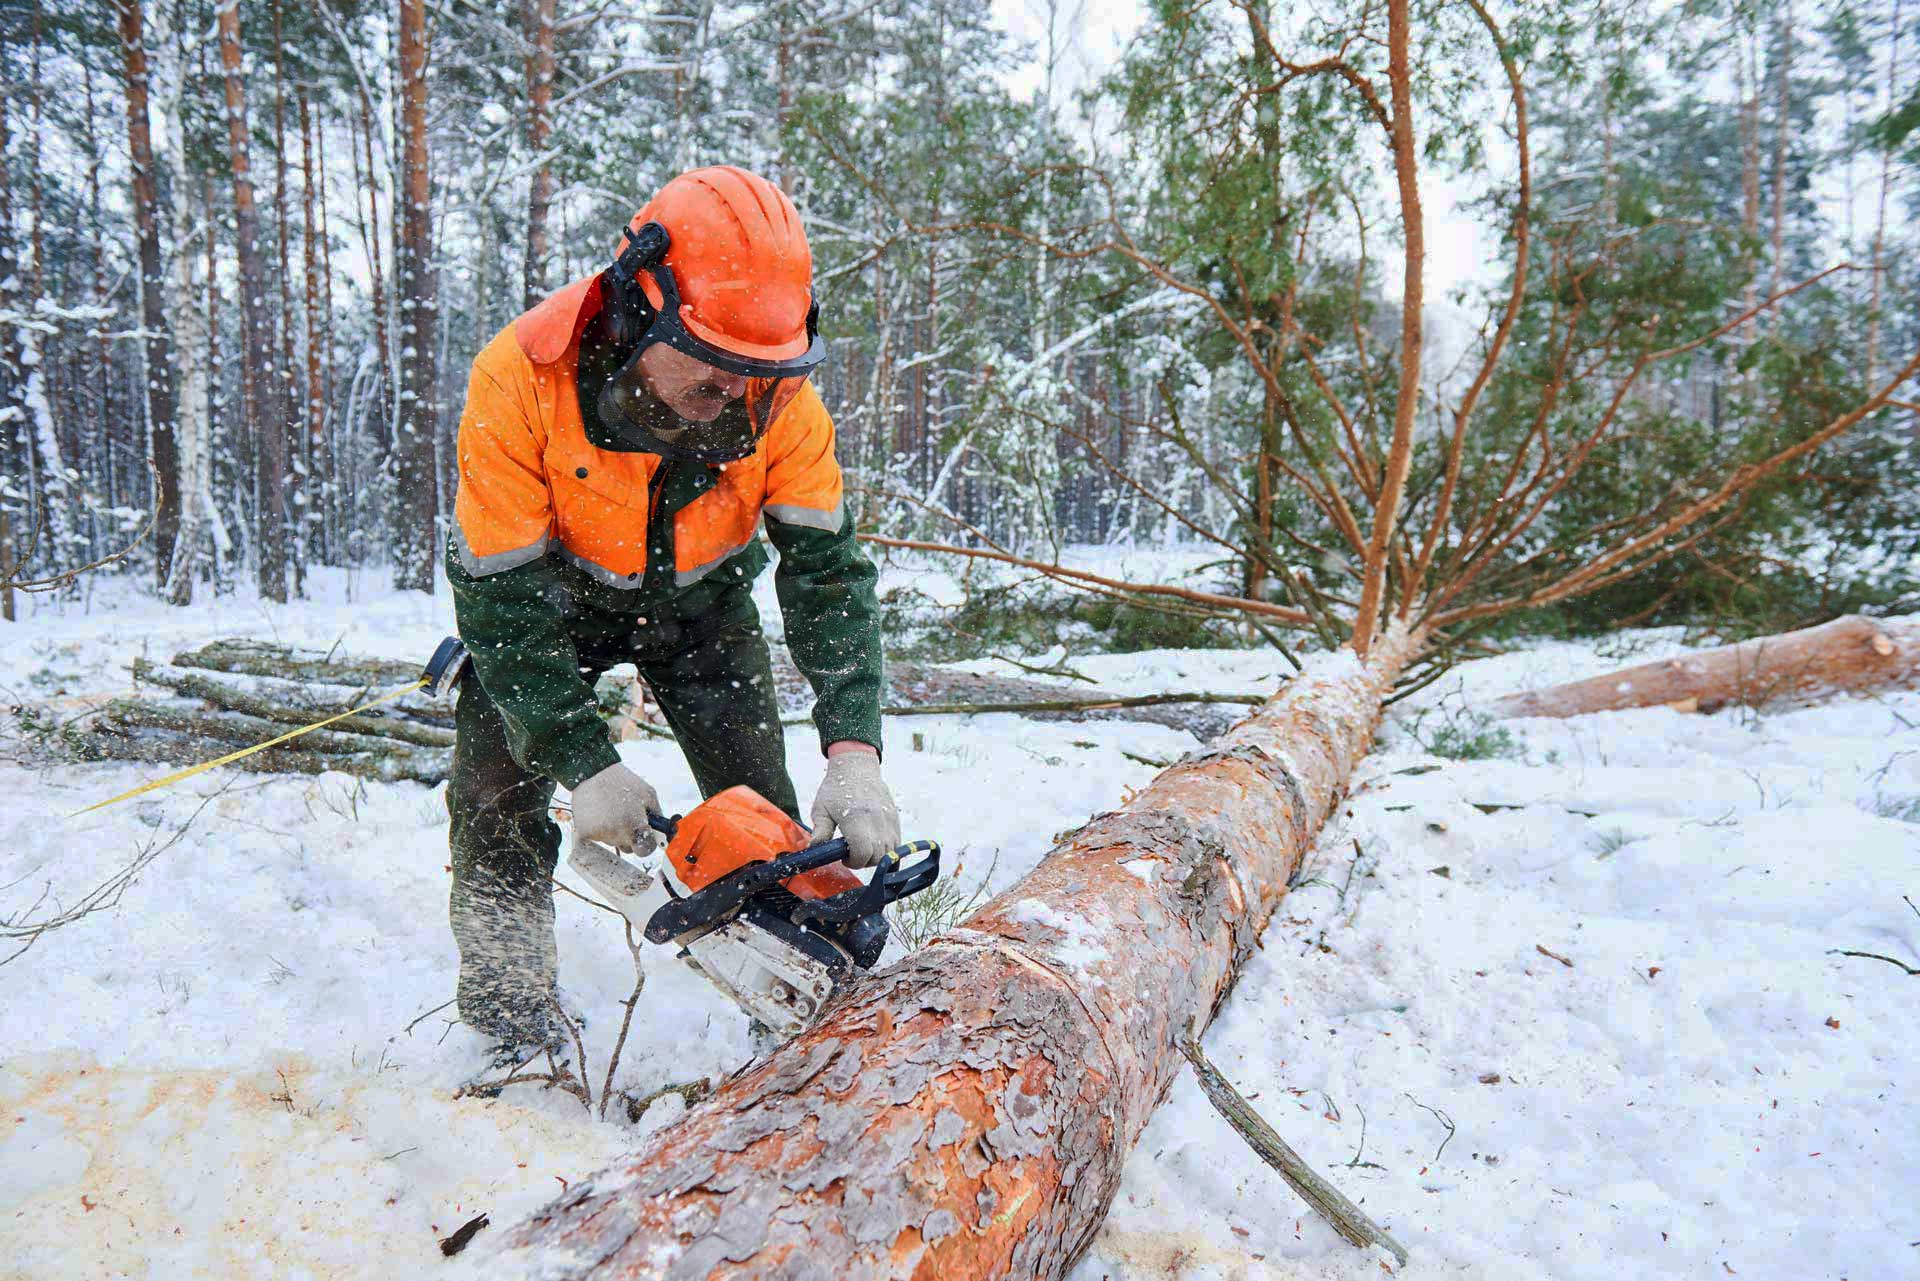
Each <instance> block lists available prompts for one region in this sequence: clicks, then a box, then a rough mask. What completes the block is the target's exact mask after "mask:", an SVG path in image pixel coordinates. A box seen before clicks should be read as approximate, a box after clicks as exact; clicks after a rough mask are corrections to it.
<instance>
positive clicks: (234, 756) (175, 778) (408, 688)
mask: <svg viewBox="0 0 1920 1281" xmlns="http://www.w3.org/2000/svg"><path fill="white" fill-rule="evenodd" d="M426 684H427V681H426V678H425V677H422V678H421V679H419V680H417V681H415V682H414V683H413V684H411V685H403V686H401V687H400V688H399V689H396V690H394V691H393V692H392V693H390V694H382V695H381V696H380V697H378V698H376V699H374V700H373V701H372V702H370V703H362V704H360V706H358V707H349V708H348V709H347V710H346V711H344V712H341V713H340V714H339V715H338V716H329V717H327V719H325V720H324V721H315V722H314V723H313V724H311V725H303V726H301V727H300V728H299V729H296V730H289V731H288V732H287V733H285V734H282V735H281V736H280V737H279V738H270V739H268V740H267V741H266V742H264V743H255V744H254V745H253V746H252V747H243V748H241V749H240V750H239V751H237V752H228V753H227V754H226V755H225V756H222V757H220V758H219V759H218V760H212V761H202V762H201V763H200V764H198V765H191V766H188V767H187V768H186V769H183V770H181V771H180V772H179V773H177V774H169V775H167V776H166V777H165V778H156V779H154V780H153V782H151V783H142V784H141V785H140V786H138V787H136V788H134V789H133V790H132V791H131V792H122V793H120V795H118V796H109V797H108V798H107V799H106V800H104V801H96V802H95V803H94V804H92V805H89V806H87V807H86V808H85V809H80V810H75V811H74V812H73V813H71V814H69V815H67V817H68V818H78V817H80V816H81V815H82V814H91V813H92V812H93V811H95V810H103V809H105V808H106V807H107V806H109V805H118V804H119V803H120V802H121V801H126V800H132V799H133V798H134V797H136V796H141V795H144V794H146V793H147V792H151V791H155V790H157V789H159V788H162V787H165V786H167V785H168V784H169V783H178V782H179V781H180V780H181V779H183V778H192V777H193V776H194V775H195V774H204V773H206V772H207V771H208V770H210V769H218V768H220V767H221V766H222V765H230V764H232V763H233V762H234V761H237V760H242V759H244V758H246V757H248V756H252V755H253V754H254V753H255V752H264V751H266V750H267V749H268V748H269V747H275V746H278V745H279V744H281V743H284V742H286V741H287V740H288V739H290V738H299V737H300V736H301V735H302V734H311V733H312V732H313V731H314V730H317V729H325V728H326V727H327V726H329V725H331V724H333V723H334V722H335V721H344V720H345V719H347V717H349V716H357V715H358V714H360V713H361V712H365V711H369V710H371V709H373V708H375V707H378V706H380V705H381V704H382V703H391V702H392V701H393V700H394V699H396V698H402V697H405V696H406V695H408V694H411V693H413V691H414V690H416V689H422V688H424V687H425V686H426Z"/></svg>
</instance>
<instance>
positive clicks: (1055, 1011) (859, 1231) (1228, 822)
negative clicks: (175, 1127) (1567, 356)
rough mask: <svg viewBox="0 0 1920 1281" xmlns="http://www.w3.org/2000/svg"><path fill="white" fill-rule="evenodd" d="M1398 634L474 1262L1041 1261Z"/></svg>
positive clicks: (1139, 1105)
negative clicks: (484, 1260) (1363, 659)
mask: <svg viewBox="0 0 1920 1281" xmlns="http://www.w3.org/2000/svg"><path fill="white" fill-rule="evenodd" d="M1420 643H1421V637H1419V636H1418V635H1409V634H1407V633H1404V632H1400V631H1397V630H1396V631H1391V632H1389V633H1387V634H1386V635H1385V636H1383V637H1382V638H1380V639H1379V640H1378V641H1377V642H1376V643H1375V645H1374V647H1373V650H1372V653H1371V655H1370V657H1369V659H1368V660H1367V662H1365V663H1364V664H1363V663H1362V662H1360V661H1358V660H1356V659H1355V658H1354V656H1353V655H1352V654H1351V653H1350V652H1348V651H1341V652H1340V653H1339V654H1337V655H1335V656H1333V657H1331V658H1329V659H1326V660H1323V661H1322V662H1321V663H1320V664H1317V665H1315V666H1311V667H1310V668H1309V669H1308V671H1307V673H1305V674H1303V675H1301V676H1300V677H1297V678H1296V679H1294V680H1293V681H1292V682H1290V683H1289V684H1288V685H1287V686H1286V687H1285V688H1284V689H1283V690H1282V691H1281V692H1280V693H1279V694H1278V695H1276V696H1275V697H1274V698H1273V699H1272V700H1271V701H1269V702H1268V703H1267V705H1266V706H1265V707H1263V708H1262V709H1261V710H1260V711H1258V712H1257V713H1255V714H1254V715H1253V716H1252V717H1250V718H1248V719H1247V720H1246V721H1244V722H1242V723H1241V724H1240V725H1239V726H1237V727H1236V728H1235V729H1234V730H1232V731H1231V732H1230V733H1228V734H1227V735H1225V736H1224V737H1223V738H1222V739H1221V740H1220V741H1219V742H1217V743H1216V744H1214V745H1213V747H1212V748H1210V749H1209V750H1207V751H1205V752H1202V753H1198V754H1196V755H1194V756H1191V757H1189V758H1187V759H1186V760H1183V761H1181V762H1180V763H1179V764H1177V765H1174V766H1172V767H1170V768H1169V769H1167V770H1166V771H1164V772H1163V773H1162V774H1160V775H1159V777H1158V778H1156V779H1155V780H1154V781H1153V783H1152V784H1151V785H1149V786H1148V787H1147V788H1146V789H1145V790H1143V791H1142V792H1140V793H1139V794H1137V795H1136V796H1134V797H1133V798H1132V799H1131V800H1130V801H1129V802H1128V803H1127V804H1126V805H1125V806H1124V807H1122V808H1121V809H1119V810H1117V811H1114V812H1112V813H1109V814H1103V815H1100V816H1098V817H1096V818H1095V819H1094V820H1093V821H1092V822H1090V823H1088V824H1087V825H1086V826H1085V827H1083V828H1081V829H1080V830H1079V831H1077V832H1074V833H1072V834H1070V835H1069V836H1067V837H1066V838H1065V839H1064V840H1063V841H1061V842H1060V843H1059V844H1058V845H1056V846H1055V847H1054V849H1053V850H1052V851H1051V852H1050V853H1049V854H1048V856H1047V857H1046V859H1045V860H1044V861H1043V862H1042V863H1041V864H1040V866H1039V867H1037V868H1035V869H1034V871H1033V872H1031V873H1029V874H1028V875H1027V876H1026V877H1024V878H1023V879H1022V880H1021V881H1020V882H1019V883H1018V884H1017V885H1015V886H1014V887H1013V888H1012V889H1010V890H1008V891H1007V892H1006V893H1004V894H1002V895H1000V896H999V897H998V898H996V899H994V900H993V901H992V902H991V903H989V904H987V906H986V907H984V908H983V909H981V910H980V911H979V912H978V913H976V914H975V915H973V916H972V917H970V918H969V919H968V920H967V922H966V924H965V925H964V926H963V927H961V928H958V929H956V930H953V931H951V932H950V933H948V934H946V935H943V936H941V937H940V938H938V939H936V940H935V941H934V942H933V943H931V944H930V945H929V946H927V947H926V948H925V949H923V950H921V951H919V952H916V953H914V954H913V955H911V956H909V957H907V958H905V959H904V960H902V961H900V962H898V963H896V964H894V965H892V966H890V967H888V968H887V969H886V970H884V971H882V972H880V973H878V974H876V975H873V976H872V977H871V978H868V979H866V980H865V981H863V982H861V983H859V984H858V985H857V986H856V987H855V988H854V989H853V990H852V991H851V992H850V993H849V994H848V996H847V998H846V999H845V1000H844V1001H843V1002H841V1003H840V1004H838V1005H837V1006H835V1007H834V1008H833V1009H832V1010H831V1011H830V1012H829V1013H828V1015H827V1017H826V1018H825V1019H824V1021H823V1022H822V1023H820V1024H819V1025H817V1026H816V1027H814V1028H813V1029H811V1030H810V1031H808V1032H807V1033H805V1034H804V1035H802V1036H800V1037H798V1038H796V1039H795V1040H793V1041H792V1042H790V1043H788V1044H787V1045H786V1046H784V1047H782V1048H781V1049H780V1050H779V1051H778V1052H776V1053H775V1054H774V1055H772V1056H771V1057H770V1058H768V1059H767V1060H765V1061H764V1062H761V1063H759V1064H757V1065H755V1066H754V1067H753V1068H752V1069H751V1070H749V1071H747V1072H745V1073H743V1074H741V1075H739V1076H736V1077H734V1078H733V1079H732V1080H730V1081H728V1082H727V1083H726V1084H725V1085H723V1086H722V1087H721V1088H720V1089H719V1090H718V1091H716V1093H715V1094H714V1095H713V1096H712V1097H711V1098H709V1099H708V1100H706V1101H705V1102H704V1103H703V1104H701V1105H700V1106H699V1107H697V1108H695V1109H693V1110H692V1111H691V1112H690V1113H689V1114H688V1115H687V1116H686V1117H685V1118H683V1119H682V1120H681V1121H680V1122H678V1123H677V1124H675V1125H674V1126H672V1127H670V1128H668V1129H667V1130H664V1131H662V1132H661V1133H660V1134H658V1135H656V1136H655V1137H654V1138H653V1139H652V1140H651V1141H650V1142H649V1143H648V1144H647V1145H646V1146H645V1147H644V1148H643V1149H642V1150H641V1151H640V1152H639V1153H638V1154H636V1155H635V1156H634V1157H633V1158H631V1159H630V1160H628V1161H627V1162H625V1163H624V1164H622V1165H619V1166H616V1167H614V1168H612V1169H609V1170H606V1171H603V1172H602V1173H600V1174H598V1175H596V1176H594V1177H592V1178H590V1179H583V1180H580V1181H578V1182H576V1183H574V1184H573V1185H572V1187H571V1188H570V1189H569V1190H568V1191H567V1192H566V1193H565V1194H563V1195H562V1196H561V1197H560V1198H559V1199H558V1200H556V1201H554V1202H552V1203H551V1204H549V1205H548V1206H546V1207H545V1208H544V1209H542V1210H541V1211H539V1212H538V1213H537V1214H535V1215H534V1216H533V1217H532V1218H530V1219H528V1220H527V1221H526V1222H524V1223H522V1224H520V1225H519V1226H517V1227H515V1228H514V1229H512V1230H511V1231H510V1232H508V1233H507V1234H505V1236H504V1237H503V1238H502V1241H501V1243H500V1245H499V1246H498V1247H497V1248H496V1249H495V1250H494V1251H492V1252H490V1256H489V1258H488V1259H487V1261H486V1263H485V1266H484V1267H482V1268H481V1269H479V1271H480V1274H481V1275H484V1276H486V1277H489V1278H505V1277H522V1276H527V1277H533V1276H537V1277H540V1278H543V1279H545V1281H560V1279H562V1278H611V1277H623V1278H624V1277H660V1278H705V1277H710V1276H712V1277H776V1276H777V1277H787V1278H803V1277H806V1278H812V1277H817V1278H821V1281H827V1279H828V1278H834V1279H839V1278H865V1277H917V1278H942V1279H950V1281H968V1279H971V1278H979V1277H1048V1278H1051V1277H1059V1276H1061V1275H1063V1274H1064V1273H1065V1272H1066V1271H1067V1269H1068V1268H1069V1267H1070V1266H1071V1265H1072V1263H1073V1261H1074V1260H1075V1259H1076V1258H1078V1257H1079V1255H1080V1254H1081V1253H1082V1252H1083V1251H1084V1250H1085V1249H1086V1247H1087V1245H1088V1244H1089V1243H1090V1242H1091V1241H1092V1239H1093V1236H1094V1233H1095V1232H1096V1231H1097V1230H1098V1228H1099V1226H1100V1222H1101V1220H1102V1218H1103V1217H1104V1216H1105V1214H1106V1211H1107V1207H1108V1205H1109V1204H1110V1203H1111V1202H1112V1199H1113V1195H1114V1192H1115V1189H1116V1188H1117V1186H1118V1184H1119V1179H1120V1171H1121V1168H1122V1166H1123V1165H1124V1164H1125V1162H1126V1158H1127V1152H1128V1149H1129V1148H1131V1147H1132V1145H1133V1143H1134V1141H1135V1139H1137V1138H1138V1136H1139V1134H1140V1131H1141V1129H1142V1128H1143V1127H1144V1126H1145V1125H1146V1122H1147V1118H1148V1117H1149V1116H1150V1115H1151V1114H1152V1112H1153V1110H1154V1108H1155V1107H1156V1106H1157V1105H1158V1104H1159V1102H1160V1100H1161V1099H1162V1098H1163V1097H1164V1096H1165V1095H1166V1092H1167V1089H1168V1087H1169V1086H1170V1085H1171V1084H1172V1082H1173V1078H1174V1076H1175V1074H1176V1073H1178V1072H1179V1071H1180V1069H1181V1066H1182V1065H1183V1063H1184V1061H1185V1060H1184V1059H1183V1058H1182V1056H1181V1053H1180V1050H1179V1049H1178V1047H1177V1044H1176V1042H1177V1040H1178V1038H1179V1037H1180V1036H1181V1035H1183V1034H1185V1033H1187V1032H1188V1031H1189V1030H1197V1029H1198V1028H1200V1027H1204V1026H1205V1024H1206V1023H1207V1022H1208V1021H1209V1020H1210V1019H1211V1018H1212V1016H1213V1014H1214V1012H1215V1011H1216V1010H1217V1009H1218V1008H1219V1006H1220V1003H1221V1001H1223V1000H1224V999H1225V997H1226V995H1227V993H1228V992H1229V991H1230V990H1231V988H1232V986H1233V982H1234V979H1235V976H1236V975H1237V974H1238V973H1239V969H1240V966H1241V964H1242V963H1243V962H1244V961H1245V959H1246V958H1247V956H1248V955H1249V954H1250V953H1251V952H1252V950H1253V948H1254V945H1255V941H1256V940H1257V939H1258V938H1259V936H1260V932H1261V930H1262V928H1263V927H1264V926H1265V924H1266V922H1267V919H1268V917H1269V916H1270V915H1271V913H1272V912H1273V909H1274V907H1275V906H1276V905H1277V904H1278V903H1279V901H1280V899H1281V898H1282V897H1283V896H1284V895H1285V894H1286V891H1287V885H1288V883H1289V880H1290V878H1291V877H1292V876H1293V874H1294V873H1295V872H1296V871H1297V870H1298V868H1299V866H1300V862H1301V859H1302V858H1303V857H1304V855H1305V854H1306V852H1307V851H1308V850H1309V849H1310V848H1311V846H1312V844H1313V841H1314V838H1315V834H1316V833H1317V832H1318V830H1319V828H1320V826H1321V824H1322V823H1323V822H1324V821H1325V820H1326V818H1327V817H1328V815H1329V814H1331V813H1332V811H1333V808H1334V806H1335V805H1336V804H1337V803H1338V802H1339V800H1340V798H1341V797H1342V796H1343V795H1344V792H1345V788H1346V785H1347V781H1348V779H1349V777H1350V775H1351V773H1352V770H1353V767H1354V765H1355V763H1356V762H1358V761H1359V759H1360V758H1361V757H1362V756H1363V755H1364V754H1365V752H1366V750H1367V747H1368V745H1369V743H1370V742H1371V739H1372V734H1373V729H1374V726H1375V724H1376V723H1377V722H1378V720H1379V715H1380V702H1381V699H1382V697H1383V696H1384V695H1385V693H1386V691H1387V689H1388V687H1389V686H1390V684H1391V682H1392V681H1393V679H1394V677H1395V676H1396V675H1397V674H1398V673H1399V672H1400V671H1401V670H1402V669H1403V668H1404V667H1405V665H1406V663H1407V662H1408V660H1409V659H1410V658H1412V657H1413V656H1414V654H1415V653H1416V652H1417V650H1418V649H1419V646H1420Z"/></svg>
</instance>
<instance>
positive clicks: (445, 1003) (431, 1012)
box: [402, 996, 460, 1036]
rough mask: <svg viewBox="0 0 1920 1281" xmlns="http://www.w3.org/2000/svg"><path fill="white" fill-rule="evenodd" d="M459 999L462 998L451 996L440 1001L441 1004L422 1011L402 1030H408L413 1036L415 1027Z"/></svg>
mask: <svg viewBox="0 0 1920 1281" xmlns="http://www.w3.org/2000/svg"><path fill="white" fill-rule="evenodd" d="M459 999H460V998H458V997H454V996H450V997H448V998H447V999H446V1000H444V1001H442V1002H440V1004H438V1005H436V1006H434V1007H433V1008H432V1009H430V1010H423V1011H421V1013H420V1015H419V1017H417V1018H415V1019H414V1020H413V1022H411V1023H409V1024H407V1026H406V1027H405V1028H403V1029H402V1030H403V1031H404V1032H406V1034H407V1035H408V1036H412V1035H413V1029H415V1028H417V1027H419V1026H420V1025H421V1024H422V1023H424V1022H426V1021H427V1020H428V1019H430V1018H432V1017H433V1016H434V1015H436V1014H438V1013H439V1012H440V1011H442V1010H444V1009H446V1008H447V1007H448V1006H449V1005H452V1004H453V1003H454V1002H455V1001H457V1000H459Z"/></svg>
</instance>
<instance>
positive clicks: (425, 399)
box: [393, 0, 440, 592]
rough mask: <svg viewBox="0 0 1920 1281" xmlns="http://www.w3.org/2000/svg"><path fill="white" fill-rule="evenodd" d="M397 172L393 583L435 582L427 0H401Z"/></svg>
mask: <svg viewBox="0 0 1920 1281" xmlns="http://www.w3.org/2000/svg"><path fill="white" fill-rule="evenodd" d="M400 104H401V105H400V114H401V173H400V201H399V203H400V217H399V225H398V231H399V235H398V238H397V239H398V244H397V246H396V248H395V250H394V281H393V287H394V292H395V294H396V295H398V300H399V304H400V339H401V357H402V367H401V369H400V370H399V379H398V381H399V395H400V408H399V415H398V421H399V439H398V441H397V442H396V447H395V450H394V455H395V457H394V462H395V475H394V481H395V488H396V498H397V503H396V506H397V510H396V511H395V513H394V529H393V543H394V555H395V561H396V564H395V572H394V586H395V587H398V588H401V589H403V590H404V589H412V590H415V591H426V592H430V591H432V590H433V568H434V560H435V557H434V551H435V549H436V548H437V546H438V545H439V539H438V538H437V537H435V533H436V524H437V521H438V519H439V515H440V511H439V508H440V504H439V501H438V484H437V481H436V479H435V474H434V432H435V431H436V430H437V429H438V422H437V420H438V416H439V415H438V408H439V407H438V404H437V400H438V398H437V397H436V396H435V394H434V383H435V378H434V355H435V350H434V334H433V326H434V278H433V263H432V256H433V221H432V212H433V211H432V208H431V204H430V201H431V199H432V184H431V182H430V180H429V174H428V171H427V15H426V4H425V0H400Z"/></svg>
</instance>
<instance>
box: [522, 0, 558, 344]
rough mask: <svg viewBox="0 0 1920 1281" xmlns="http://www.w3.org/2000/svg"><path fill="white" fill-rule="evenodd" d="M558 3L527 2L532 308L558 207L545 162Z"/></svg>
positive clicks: (528, 288) (539, 294)
mask: <svg viewBox="0 0 1920 1281" xmlns="http://www.w3.org/2000/svg"><path fill="white" fill-rule="evenodd" d="M556 5H557V0H527V41H528V43H529V44H530V45H531V46H532V51H531V52H530V53H529V54H528V55H527V151H528V152H529V154H530V155H531V156H532V158H533V162H534V165H535V168H534V171H533V179H532V181H531V183H530V184H529V186H528V188H527V261H526V269H525V275H524V278H523V279H522V281H521V295H522V301H523V302H524V303H525V305H526V306H528V307H532V306H533V305H534V304H535V303H537V302H539V301H540V300H541V299H542V298H544V297H546V293H547V208H548V206H549V205H551V204H552V202H553V166H552V165H549V164H548V163H547V162H546V161H545V160H544V159H542V158H541V153H542V152H543V151H545V150H546V149H547V138H548V136H549V135H550V134H551V133H552V132H553V118H552V109H551V108H552V103H553V40H554V30H553V20H554V11H555V8H556Z"/></svg>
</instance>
